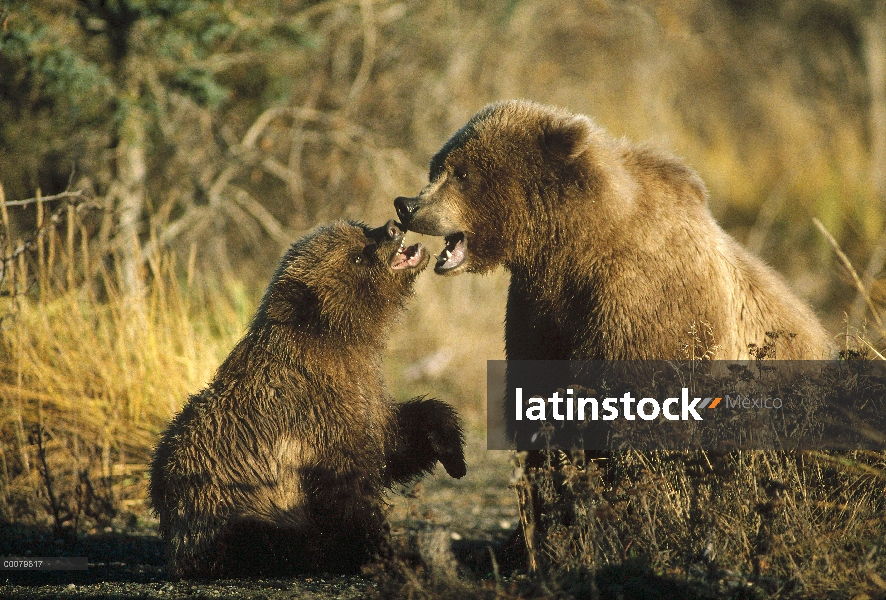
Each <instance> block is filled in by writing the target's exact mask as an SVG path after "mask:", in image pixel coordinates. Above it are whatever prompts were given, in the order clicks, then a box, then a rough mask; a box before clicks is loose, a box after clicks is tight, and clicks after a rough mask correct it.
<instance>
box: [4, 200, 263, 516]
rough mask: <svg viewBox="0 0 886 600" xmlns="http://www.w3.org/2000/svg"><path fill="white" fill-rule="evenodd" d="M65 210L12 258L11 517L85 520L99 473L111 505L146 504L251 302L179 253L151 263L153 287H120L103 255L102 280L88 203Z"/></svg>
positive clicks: (8, 341)
mask: <svg viewBox="0 0 886 600" xmlns="http://www.w3.org/2000/svg"><path fill="white" fill-rule="evenodd" d="M61 214H66V218H67V221H63V222H62V223H61V225H57V224H53V223H51V222H50V221H47V220H44V219H43V218H42V215H41V217H40V218H39V220H38V223H39V225H38V226H37V227H36V228H35V235H34V236H32V237H33V243H32V244H27V243H22V242H19V244H18V245H17V247H19V248H25V247H29V248H28V249H27V251H25V252H22V253H20V254H19V255H18V257H17V258H16V260H15V261H14V263H12V262H10V263H6V264H7V266H8V267H10V268H8V269H7V270H6V272H5V275H6V278H5V279H4V281H3V292H4V296H5V299H4V307H3V309H2V310H3V316H4V321H3V325H4V326H3V328H2V329H0V431H2V432H3V433H2V436H0V458H2V465H0V466H2V471H0V515H2V516H3V518H6V519H13V520H21V519H24V520H25V521H28V520H36V521H38V522H41V521H43V520H44V519H45V517H46V514H45V513H44V511H43V510H41V508H42V507H41V505H45V504H48V505H50V506H49V510H48V511H47V512H48V513H50V514H51V513H53V512H54V510H55V509H57V508H58V507H55V509H54V508H53V507H52V506H51V505H52V504H53V503H56V504H58V503H62V504H66V507H65V512H67V513H71V518H72V519H73V518H75V517H76V513H79V512H80V511H82V510H85V509H86V507H83V506H80V507H79V508H78V506H77V505H78V504H82V503H83V502H84V499H83V498H79V496H78V495H79V494H81V493H85V492H84V491H83V490H80V491H77V492H76V493H75V489H74V488H75V487H77V486H81V487H82V486H83V485H86V483H85V482H86V481H89V482H90V485H93V484H92V483H91V482H92V481H93V480H95V481H102V482H103V485H104V486H105V487H106V488H107V493H106V496H107V498H106V499H108V500H111V501H112V503H113V505H114V510H113V511H111V512H115V513H116V512H119V511H120V510H127V511H131V512H134V513H137V514H146V510H145V508H146V506H145V499H146V496H145V494H144V490H143V489H142V488H141V481H142V479H143V477H144V474H145V470H146V464H147V462H148V459H149V455H150V450H151V448H152V447H153V444H154V442H155V440H156V435H157V434H158V432H159V431H160V430H161V429H162V428H163V427H164V426H165V424H166V422H167V421H168V419H169V418H170V417H171V416H172V415H173V414H174V413H175V412H176V411H177V410H178V409H179V408H180V407H181V404H182V403H183V401H184V400H185V399H186V398H187V395H188V394H189V393H193V392H196V391H197V390H199V389H200V387H202V386H203V385H205V383H206V382H207V381H209V379H210V378H211V376H212V373H213V371H214V370H215V368H216V367H217V366H218V364H219V363H220V361H221V360H222V359H223V358H224V356H225V354H226V353H227V352H228V350H229V349H230V348H231V347H232V346H233V344H234V343H235V342H236V340H237V339H238V338H239V336H240V335H241V334H242V331H243V328H244V326H245V322H246V319H247V318H248V315H249V314H250V312H251V309H250V307H251V302H250V301H247V300H245V299H244V293H243V290H242V289H239V288H237V287H231V288H229V289H226V290H216V291H215V292H208V291H206V290H201V289H199V288H198V287H197V286H195V285H191V286H189V285H188V283H187V282H188V280H190V279H192V277H190V276H188V277H186V278H183V280H180V279H179V273H178V272H177V269H176V265H175V263H174V261H173V260H172V259H171V257H170V255H157V256H154V257H152V259H151V260H150V261H149V268H150V273H149V276H150V282H151V283H150V285H149V286H148V287H147V289H146V292H145V294H143V295H133V296H125V295H123V294H121V293H120V291H119V290H120V288H121V286H120V285H119V283H118V281H117V278H116V277H115V276H114V274H113V273H112V272H109V271H108V270H107V269H106V268H105V266H104V265H103V264H102V263H100V264H99V271H100V272H101V277H99V279H98V280H97V281H92V280H91V279H90V278H88V277H87V278H84V276H83V273H90V272H92V271H93V265H92V264H91V261H90V252H89V250H88V248H89V244H88V242H87V243H83V239H81V237H80V236H81V232H80V228H79V227H78V225H82V222H81V221H80V219H79V215H78V213H77V212H76V211H75V210H67V211H65V210H64V207H62V211H61ZM59 229H60V230H61V231H63V232H64V231H67V234H66V235H64V236H62V235H59V234H58V230H59ZM84 233H85V231H84ZM6 255H7V256H9V255H10V254H9V252H8V253H7V254H6ZM98 258H99V259H101V260H102V261H104V260H107V257H98ZM93 260H96V259H95V258H94V259H93ZM11 267H14V268H11ZM29 292H30V293H29ZM38 441H42V448H41V444H38V443H37V442H38ZM41 453H43V454H44V455H45V464H44V461H43V460H41V456H40V455H41ZM47 481H55V483H56V486H55V487H56V488H57V489H55V490H52V489H48V488H49V486H47ZM97 485H98V484H95V485H94V486H93V487H96V486H97ZM53 494H55V495H56V496H58V497H57V498H55V499H54V500H53V499H51V496H52V495H53Z"/></svg>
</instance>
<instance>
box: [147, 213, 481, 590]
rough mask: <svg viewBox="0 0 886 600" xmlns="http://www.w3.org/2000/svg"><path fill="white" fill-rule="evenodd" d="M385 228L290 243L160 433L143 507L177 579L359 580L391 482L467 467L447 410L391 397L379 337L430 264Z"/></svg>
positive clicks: (380, 538) (337, 229)
mask: <svg viewBox="0 0 886 600" xmlns="http://www.w3.org/2000/svg"><path fill="white" fill-rule="evenodd" d="M403 235H404V234H403V232H402V231H401V230H400V229H399V228H398V227H397V226H396V224H395V223H394V222H393V221H391V222H389V223H387V224H386V225H385V226H383V227H380V228H377V229H369V228H367V227H364V226H362V225H358V224H355V223H349V222H344V221H341V222H337V223H334V224H331V225H327V226H323V227H320V228H318V229H316V230H315V231H314V232H313V233H311V234H309V235H308V236H307V237H305V238H303V239H301V240H299V241H297V242H295V243H294V244H293V245H292V247H291V248H290V249H289V251H288V252H287V253H286V255H285V256H284V258H283V260H282V262H281V264H280V267H279V268H278V269H277V272H276V273H275V275H274V277H273V279H272V281H271V283H270V285H269V287H268V289H267V291H266V292H265V295H264V298H263V300H262V302H261V305H260V307H259V309H258V311H257V312H256V314H255V316H254V318H253V320H252V323H251V324H250V327H249V330H248V332H247V333H246V335H245V337H244V338H243V339H242V340H241V341H240V342H239V343H238V344H237V346H236V347H235V348H234V349H233V351H232V352H231V354H230V356H228V358H227V359H226V360H225V361H224V363H222V365H221V367H219V369H218V372H217V373H216V374H215V377H214V379H213V381H212V383H210V384H209V386H208V387H207V388H206V389H204V390H203V391H201V392H200V393H198V394H196V395H194V396H192V397H191V398H190V400H189V401H188V404H187V405H186V406H185V408H184V409H183V410H182V411H181V413H179V414H178V415H177V416H176V417H175V418H174V419H173V421H172V423H171V424H170V425H169V428H168V429H167V430H166V432H165V433H164V434H163V436H162V439H161V441H160V443H159V445H158V446H157V449H156V452H155V455H154V460H153V464H152V465H151V486H150V491H151V501H152V503H153V506H154V508H155V510H156V511H157V513H158V514H159V516H160V532H161V534H162V536H163V538H164V539H165V540H166V541H167V542H168V545H169V549H170V571H171V574H172V575H173V576H176V577H220V576H225V575H237V574H246V573H254V572H267V571H274V572H293V571H355V570H357V569H358V568H359V566H360V565H361V564H362V563H363V562H364V561H365V560H366V559H367V558H369V557H370V556H371V554H372V553H373V552H376V551H379V550H380V549H383V547H384V540H385V538H386V531H387V530H386V525H385V522H384V518H383V514H382V509H383V493H384V489H385V488H388V487H391V486H392V485H393V484H395V483H401V482H406V481H409V480H412V479H414V478H416V477H418V476H420V475H422V474H423V473H426V472H428V471H430V470H431V469H433V467H434V464H435V463H436V461H437V460H439V461H440V462H442V463H443V466H444V467H445V468H446V471H447V472H448V473H449V474H450V475H451V476H453V477H461V476H463V475H464V474H465V462H464V454H463V438H462V432H461V427H460V424H459V419H458V417H457V415H456V413H455V411H454V410H453V409H452V408H451V407H450V406H449V405H448V404H445V403H443V402H440V401H438V400H424V399H421V398H417V399H413V400H412V401H410V402H406V403H402V404H397V403H395V402H393V401H392V400H391V398H390V397H389V396H388V392H387V390H386V388H385V384H384V381H383V378H382V372H381V368H380V365H379V355H380V353H381V351H382V349H383V346H384V339H385V337H386V335H385V334H386V331H387V329H388V327H389V326H390V323H391V321H392V319H393V318H394V316H395V315H396V314H397V312H398V311H399V309H400V308H401V307H402V304H403V302H404V301H405V299H406V298H407V297H409V296H410V295H411V293H412V283H413V281H414V279H415V277H416V276H417V275H418V273H419V272H420V271H421V270H422V269H423V268H424V267H425V266H426V265H427V263H428V252H427V251H426V250H425V249H424V248H423V247H422V246H421V245H420V244H416V245H415V246H410V247H408V248H405V247H404V246H403V245H402V240H403Z"/></svg>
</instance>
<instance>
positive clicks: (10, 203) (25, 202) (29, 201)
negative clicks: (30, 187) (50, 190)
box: [6, 190, 87, 206]
mask: <svg viewBox="0 0 886 600" xmlns="http://www.w3.org/2000/svg"><path fill="white" fill-rule="evenodd" d="M64 198H83V199H86V198H87V196H86V193H85V192H83V190H74V191H68V192H62V193H60V194H54V195H52V196H39V197H36V198H28V199H27V200H10V201H8V202H6V206H26V205H28V204H36V203H37V202H50V201H52V200H62V199H64Z"/></svg>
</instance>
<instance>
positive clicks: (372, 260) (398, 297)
mask: <svg viewBox="0 0 886 600" xmlns="http://www.w3.org/2000/svg"><path fill="white" fill-rule="evenodd" d="M403 236H404V231H403V229H402V227H400V226H399V225H398V224H397V223H395V222H394V221H388V222H387V223H386V224H385V225H383V226H381V227H378V228H374V229H373V228H371V227H367V226H366V225H363V224H360V223H354V222H350V221H337V222H335V223H331V224H329V225H323V226H320V227H318V228H317V229H315V230H314V231H313V232H311V233H309V234H308V235H307V236H305V237H304V238H302V239H300V240H298V241H297V242H295V243H294V244H292V246H291V247H290V248H289V250H288V251H287V252H286V255H285V256H284V257H283V260H282V261H281V263H280V266H279V267H278V269H277V272H276V273H275V274H274V277H273V279H272V280H271V284H270V286H268V289H267V291H266V292H265V296H264V299H263V300H262V304H261V307H260V309H259V311H258V314H257V316H256V318H257V320H262V321H266V322H271V323H276V324H282V325H287V326H290V327H292V328H294V329H298V330H304V331H311V332H319V333H327V332H329V333H333V334H339V335H342V336H345V337H349V336H361V337H362V336H363V335H365V336H369V337H383V336H381V332H382V331H383V329H384V327H385V326H386V325H388V324H389V322H390V320H391V319H392V318H393V317H394V315H395V313H396V311H397V310H398V309H399V308H401V307H402V305H403V302H404V301H405V300H406V298H408V297H409V296H410V295H411V293H412V283H413V282H414V280H415V278H416V276H417V275H418V274H419V273H420V272H421V271H422V269H424V268H425V267H426V266H427V264H428V252H427V250H426V249H425V248H424V246H422V245H421V244H415V245H413V246H409V247H406V246H405V245H404V244H403Z"/></svg>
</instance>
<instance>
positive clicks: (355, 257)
mask: <svg viewBox="0 0 886 600" xmlns="http://www.w3.org/2000/svg"><path fill="white" fill-rule="evenodd" d="M351 262H352V263H354V264H355V265H359V264H361V263H362V262H363V255H362V254H354V255H353V256H351Z"/></svg>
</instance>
